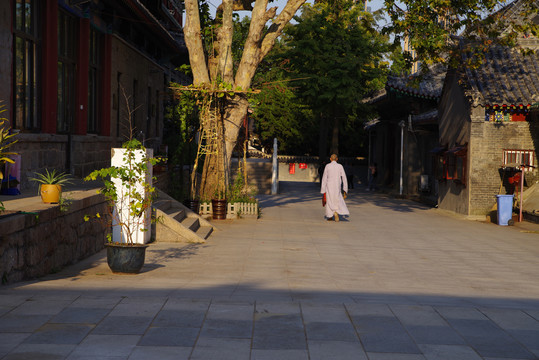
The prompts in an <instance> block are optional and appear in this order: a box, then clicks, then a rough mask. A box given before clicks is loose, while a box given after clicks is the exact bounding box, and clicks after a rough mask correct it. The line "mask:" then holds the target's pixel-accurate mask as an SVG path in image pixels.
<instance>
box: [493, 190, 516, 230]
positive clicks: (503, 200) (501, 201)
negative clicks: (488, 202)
mask: <svg viewBox="0 0 539 360" xmlns="http://www.w3.org/2000/svg"><path fill="white" fill-rule="evenodd" d="M496 198H497V199H496V201H497V205H498V225H504V226H507V225H509V220H511V219H512V218H513V195H496Z"/></svg>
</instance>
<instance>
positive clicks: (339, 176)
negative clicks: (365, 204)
mask: <svg viewBox="0 0 539 360" xmlns="http://www.w3.org/2000/svg"><path fill="white" fill-rule="evenodd" d="M329 159H330V160H331V162H330V163H329V164H327V165H326V167H325V168H324V175H323V176H322V187H321V189H320V193H321V194H326V205H325V210H326V215H325V216H326V219H328V220H331V219H334V220H335V221H339V215H350V212H349V211H348V208H347V207H346V203H345V202H344V199H345V198H346V194H347V193H348V181H347V179H346V173H345V172H344V168H343V166H342V165H341V164H339V163H338V162H337V161H338V160H339V159H338V157H337V155H336V154H332V155H331V157H330V158H329Z"/></svg>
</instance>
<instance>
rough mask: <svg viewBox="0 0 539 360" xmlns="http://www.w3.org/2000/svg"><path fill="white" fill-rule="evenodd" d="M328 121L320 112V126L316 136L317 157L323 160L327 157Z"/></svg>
mask: <svg viewBox="0 0 539 360" xmlns="http://www.w3.org/2000/svg"><path fill="white" fill-rule="evenodd" d="M327 146H328V121H327V119H326V117H325V116H324V115H323V114H320V127H319V137H318V158H319V160H320V161H325V159H326V158H327V157H328V154H327Z"/></svg>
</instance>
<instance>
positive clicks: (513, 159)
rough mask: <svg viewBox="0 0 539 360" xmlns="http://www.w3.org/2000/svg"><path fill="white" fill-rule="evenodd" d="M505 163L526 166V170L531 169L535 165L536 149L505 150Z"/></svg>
mask: <svg viewBox="0 0 539 360" xmlns="http://www.w3.org/2000/svg"><path fill="white" fill-rule="evenodd" d="M503 164H504V165H506V166H522V165H523V166H524V171H530V170H532V169H533V166H535V151H533V150H513V149H507V150H504V151H503Z"/></svg>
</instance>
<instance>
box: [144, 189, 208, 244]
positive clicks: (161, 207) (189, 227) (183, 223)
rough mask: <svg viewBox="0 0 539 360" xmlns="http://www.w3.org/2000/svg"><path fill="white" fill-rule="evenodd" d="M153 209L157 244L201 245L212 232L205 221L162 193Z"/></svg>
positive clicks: (160, 192)
mask: <svg viewBox="0 0 539 360" xmlns="http://www.w3.org/2000/svg"><path fill="white" fill-rule="evenodd" d="M153 208H154V211H155V215H156V217H157V219H158V221H157V224H156V239H155V241H157V242H190V243H203V242H205V241H206V239H207V238H208V237H209V236H210V235H211V233H212V232H213V230H214V228H213V226H212V225H211V224H210V223H209V222H208V221H207V220H205V219H203V218H202V217H200V216H199V215H198V214H196V213H194V212H193V211H191V209H188V208H187V207H186V206H185V205H183V204H181V203H180V202H178V201H176V200H175V199H173V198H172V197H170V196H168V195H167V194H165V193H163V192H162V191H158V200H157V201H155V202H154V204H153Z"/></svg>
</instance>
